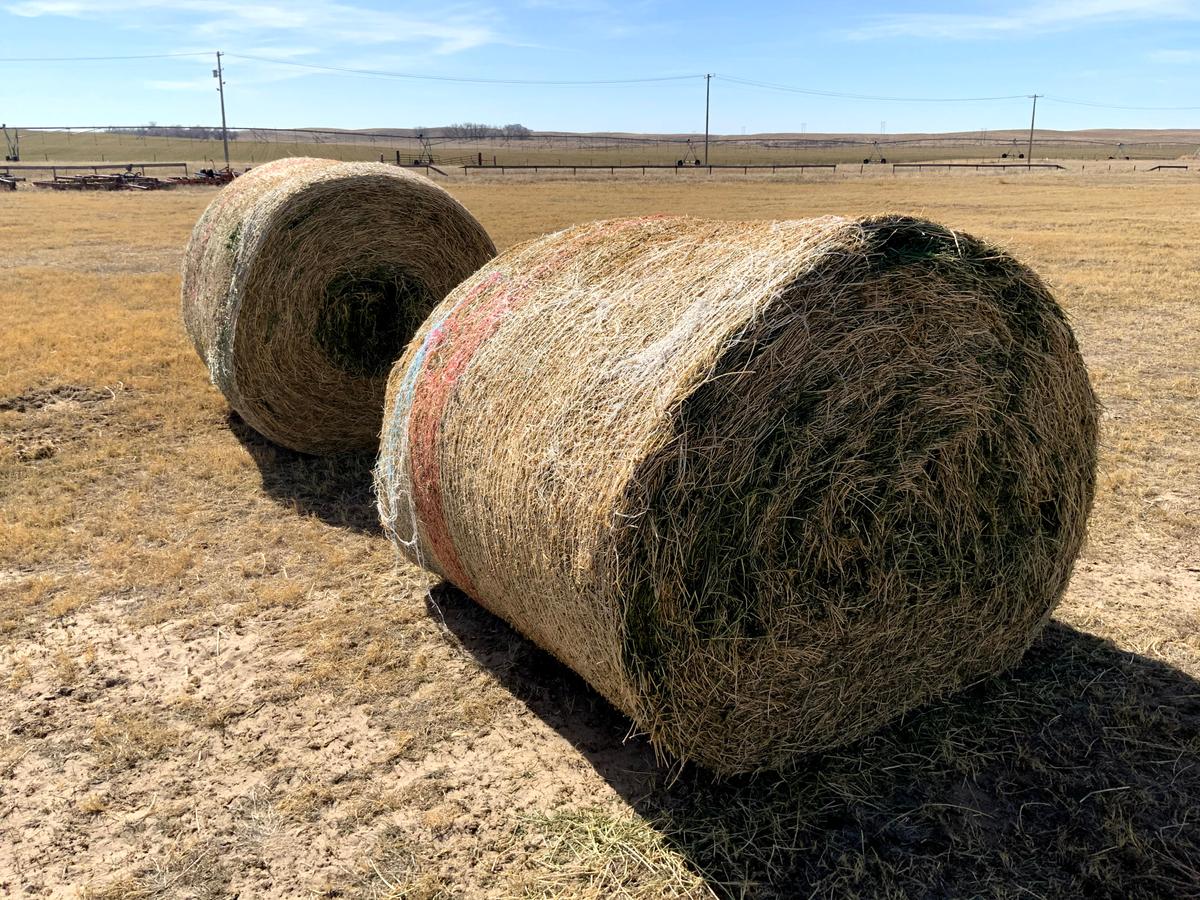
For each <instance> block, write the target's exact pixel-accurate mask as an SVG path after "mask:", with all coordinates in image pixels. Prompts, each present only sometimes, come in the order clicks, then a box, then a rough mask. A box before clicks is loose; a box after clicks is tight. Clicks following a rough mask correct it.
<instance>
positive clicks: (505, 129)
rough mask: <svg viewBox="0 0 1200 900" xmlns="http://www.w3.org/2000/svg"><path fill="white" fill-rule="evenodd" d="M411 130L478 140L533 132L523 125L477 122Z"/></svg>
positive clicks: (517, 137) (524, 135) (516, 138)
mask: <svg viewBox="0 0 1200 900" xmlns="http://www.w3.org/2000/svg"><path fill="white" fill-rule="evenodd" d="M413 130H414V131H416V132H417V133H419V134H424V135H427V136H429V137H448V138H459V139H462V140H479V139H481V138H509V139H515V140H524V139H525V138H527V137H529V136H530V135H531V134H533V131H532V130H531V129H529V128H526V127H525V126H524V125H484V124H482V123H479V122H456V123H455V124H453V125H440V126H438V127H436V128H423V127H421V126H417V127H416V128H415V129H413Z"/></svg>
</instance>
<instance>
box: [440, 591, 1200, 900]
mask: <svg viewBox="0 0 1200 900" xmlns="http://www.w3.org/2000/svg"><path fill="white" fill-rule="evenodd" d="M431 602H432V603H435V604H436V605H437V607H438V610H437V611H438V614H439V615H441V616H442V618H443V619H444V620H445V622H446V625H447V627H448V628H449V630H450V631H451V632H452V633H453V635H454V636H455V638H456V639H457V641H458V642H459V643H461V645H462V647H463V648H464V650H465V651H466V652H468V653H470V654H471V655H472V656H474V657H475V658H476V659H477V660H479V662H480V663H481V664H482V665H484V666H485V667H487V668H488V669H489V670H491V671H492V672H493V673H494V674H495V675H496V676H497V677H498V678H499V679H500V680H501V681H502V682H503V683H504V684H505V686H506V687H507V688H508V689H509V690H511V691H512V692H513V693H514V694H515V695H516V696H517V697H518V698H520V699H521V700H522V701H523V702H524V703H525V704H526V705H527V706H528V707H529V709H530V710H531V711H532V712H534V713H535V714H536V715H537V716H539V717H540V718H541V719H542V720H543V721H545V722H546V723H547V724H549V725H551V726H552V727H553V728H555V729H556V730H557V731H558V732H559V733H561V734H562V735H563V736H564V737H566V738H567V739H568V740H570V741H571V742H572V743H573V744H574V745H575V746H576V747H577V748H578V749H579V750H580V752H582V753H583V754H584V755H585V756H586V757H587V758H588V760H589V761H590V762H591V764H592V765H593V766H595V768H596V770H597V771H598V772H599V773H600V774H601V775H602V776H603V777H604V778H605V779H606V780H607V781H608V782H609V783H610V784H612V786H613V787H614V788H615V789H616V790H617V791H618V792H619V793H620V794H621V795H622V796H623V797H624V798H625V799H626V800H627V801H628V802H629V803H630V804H631V805H632V806H633V808H634V809H635V810H636V811H637V812H638V814H639V815H641V816H642V817H643V818H644V819H645V820H647V821H648V822H650V823H651V824H652V825H653V826H654V827H655V828H656V829H657V830H658V831H659V832H660V833H661V834H663V836H664V837H665V839H666V840H667V842H668V843H669V845H670V846H671V847H673V848H674V849H675V850H676V851H678V852H679V853H680V854H682V855H683V857H685V858H686V859H687V861H688V862H689V864H690V865H691V866H692V868H693V869H694V870H695V871H696V872H698V873H699V874H700V875H702V876H703V877H704V878H705V880H706V881H707V883H708V884H709V886H710V887H711V888H712V889H713V891H714V892H715V893H716V894H717V895H718V896H721V897H739V898H750V897H754V898H760V897H761V898H784V897H788V898H790V897H847V896H850V897H872V898H874V897H997V898H1000V897H1004V898H1007V897H1027V898H1035V897H1041V898H1051V897H1068V896H1069V897H1113V898H1116V897H1121V898H1152V897H1153V898H1158V897H1180V898H1184V897H1191V898H1200V681H1197V680H1196V679H1194V678H1192V677H1191V676H1189V675H1187V674H1186V673H1184V672H1182V671H1179V670H1178V669H1174V668H1172V667H1170V666H1167V665H1164V664H1162V663H1159V662H1156V661H1154V660H1151V659H1148V658H1146V657H1143V656H1139V655H1137V654H1133V653H1127V652H1124V651H1122V650H1119V649H1118V648H1117V647H1116V646H1114V645H1113V644H1111V643H1109V642H1107V641H1103V640H1100V639H1098V638H1096V637H1093V636H1091V635H1089V634H1086V633H1084V632H1080V631H1077V630H1075V629H1073V628H1070V627H1068V626H1065V625H1062V624H1059V623H1052V624H1051V625H1050V626H1048V627H1047V629H1046V630H1045V631H1044V632H1043V634H1042V635H1041V636H1040V637H1039V638H1038V640H1037V641H1036V642H1035V643H1034V645H1033V647H1032V648H1031V649H1030V650H1029V652H1028V653H1027V654H1026V656H1025V658H1024V660H1023V661H1022V662H1021V663H1020V665H1018V666H1017V667H1016V668H1015V669H1013V670H1011V671H1010V672H1008V673H1007V674H1006V675H1004V676H1000V677H996V678H991V679H988V680H986V681H984V682H982V683H980V684H978V685H976V686H974V687H973V688H971V689H969V690H967V691H965V692H963V693H961V694H959V695H957V696H956V697H953V698H950V699H947V700H944V701H941V702H938V703H934V704H930V705H928V706H926V707H924V708H922V709H920V710H918V711H916V712H914V713H912V714H910V715H908V716H906V717H905V718H904V719H903V720H901V721H900V722H898V723H895V724H893V725H892V726H890V727H888V728H886V729H884V730H883V731H881V732H879V733H877V734H875V735H873V736H871V737H870V738H867V739H865V740H861V741H859V742H857V743H855V744H853V745H851V746H849V747H846V748H844V749H841V750H838V751H836V752H831V753H825V754H820V755H816V756H813V757H811V758H809V759H808V760H806V761H805V763H804V764H803V765H802V766H800V767H799V768H797V769H796V770H795V771H793V772H791V773H788V774H786V775H770V776H766V775H763V776H756V777H738V778H732V779H726V780H723V781H722V780H717V779H714V778H713V777H712V776H711V775H708V774H707V773H705V772H704V771H702V770H700V769H698V768H696V767H692V766H685V767H684V768H683V769H682V771H680V770H678V769H672V768H669V767H667V766H663V765H657V764H655V762H654V754H653V753H652V751H651V750H650V748H649V746H648V745H647V743H646V742H645V741H644V740H642V739H640V738H634V739H630V740H629V741H627V742H625V741H623V738H624V736H625V735H626V733H627V732H628V730H629V722H628V720H627V719H626V718H625V717H624V716H622V715H621V714H619V713H617V712H616V711H614V710H613V709H612V708H611V707H609V706H608V705H607V703H606V702H605V701H604V700H603V699H602V698H601V697H600V696H599V695H598V694H597V693H596V692H595V691H593V690H592V689H591V688H589V687H588V686H587V685H586V684H585V683H584V682H583V680H582V679H580V678H579V677H578V676H577V675H575V674H574V673H572V672H571V671H570V670H569V669H567V668H566V667H565V666H563V665H561V664H560V663H558V662H557V661H556V660H554V659H553V658H552V657H551V656H550V655H549V654H547V653H545V652H543V651H541V650H540V649H538V648H537V647H535V646H534V645H533V644H531V643H530V642H529V641H527V640H525V639H524V638H522V637H521V636H520V635H519V634H517V633H516V632H515V631H513V630H511V629H510V628H508V627H507V626H505V625H504V624H503V623H502V622H500V621H499V620H497V619H496V618H495V617H493V616H491V615H490V614H489V613H487V612H485V611H484V610H482V609H480V608H479V607H477V606H476V605H475V604H474V603H473V602H472V601H471V600H470V599H469V598H467V597H466V596H465V595H463V594H462V593H460V592H459V591H457V590H456V589H454V588H452V587H450V586H448V585H442V586H441V587H439V588H437V589H435V591H434V592H433V594H432V595H431Z"/></svg>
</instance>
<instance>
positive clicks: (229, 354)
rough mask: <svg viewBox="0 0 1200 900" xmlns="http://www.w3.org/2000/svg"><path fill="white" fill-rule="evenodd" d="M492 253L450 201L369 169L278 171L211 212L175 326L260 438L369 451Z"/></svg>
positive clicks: (304, 165)
mask: <svg viewBox="0 0 1200 900" xmlns="http://www.w3.org/2000/svg"><path fill="white" fill-rule="evenodd" d="M495 255H496V248H495V246H494V245H493V244H492V241H491V239H490V238H489V237H488V235H487V232H486V231H484V229H483V226H481V225H480V224H479V223H478V222H477V221H476V220H475V219H474V218H473V217H472V216H471V214H470V213H469V212H467V210H466V209H464V208H463V207H462V206H461V205H460V204H459V203H458V202H457V201H456V200H455V199H454V198H452V197H451V196H450V195H449V194H448V193H446V191H444V190H442V189H441V188H440V187H438V186H437V185H435V184H434V183H433V182H431V181H429V180H428V179H426V178H423V177H422V176H420V175H416V174H414V173H411V172H406V171H404V170H402V169H397V168H395V167H394V166H386V165H381V164H378V163H344V162H337V161H334V160H327V159H307V158H292V159H281V160H278V161H275V162H271V163H267V164H266V165H262V166H259V167H257V168H255V169H253V170H252V171H250V172H248V173H246V174H245V175H242V176H241V177H239V178H238V179H236V180H235V181H233V182H232V183H231V184H229V185H228V186H227V187H225V188H223V189H222V191H221V193H220V194H218V195H217V197H216V199H215V200H213V202H212V203H211V204H210V205H209V207H208V209H207V210H205V212H204V214H203V215H202V216H201V217H200V220H199V222H197V224H196V227H195V229H194V231H193V232H192V237H191V240H190V242H189V243H188V247H187V251H186V254H185V257H184V263H183V287H182V295H183V320H184V324H185V327H186V328H187V332H188V335H189V336H190V337H191V339H192V343H193V344H195V346H196V350H197V352H199V354H200V356H201V357H202V358H203V359H204V361H205V363H207V365H208V370H209V373H210V375H211V376H212V380H213V383H214V384H215V385H216V386H217V387H218V388H220V389H221V391H222V392H223V393H224V394H225V397H226V398H227V399H228V401H229V405H230V406H232V407H233V408H234V409H235V410H237V412H238V413H239V414H240V415H241V416H242V418H243V419H245V420H246V422H248V423H249V424H250V425H251V426H252V427H254V428H255V429H256V430H257V431H259V432H261V433H262V434H264V435H265V436H266V437H268V438H270V439H271V440H273V441H275V442H276V443H279V444H283V445H284V446H286V447H291V448H292V449H295V450H301V451H304V452H308V453H329V452H335V451H339V450H348V449H354V448H362V447H372V446H374V445H375V443H376V442H377V441H378V437H379V426H380V421H381V418H382V415H383V398H384V391H385V388H386V385H387V375H388V372H389V371H390V370H391V367H392V363H394V362H395V361H396V358H397V357H399V355H400V353H401V352H402V351H403V349H404V345H405V344H406V343H407V342H408V339H409V338H410V337H412V334H413V332H415V331H416V329H417V327H418V326H419V325H420V323H421V322H422V321H423V320H424V318H425V316H426V315H427V314H428V313H429V311H430V310H432V309H433V308H434V306H436V305H437V303H438V302H439V301H441V299H442V298H443V297H445V296H446V294H448V293H449V292H450V290H451V289H452V288H454V286H455V285H457V284H458V283H459V282H460V281H462V280H463V279H464V278H466V277H467V276H468V275H470V274H471V273H472V272H474V271H475V270H476V269H478V268H479V267H480V266H481V265H483V264H484V263H485V262H487V261H488V260H489V259H491V258H492V257H493V256H495Z"/></svg>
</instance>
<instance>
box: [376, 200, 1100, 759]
mask: <svg viewBox="0 0 1200 900" xmlns="http://www.w3.org/2000/svg"><path fill="white" fill-rule="evenodd" d="M1096 429H1097V412H1096V401H1095V398H1094V396H1093V393H1092V390H1091V387H1090V385H1089V382H1088V376H1087V372H1086V370H1085V368H1084V364H1083V361H1082V359H1081V357H1080V354H1079V351H1078V348H1077V346H1076V343H1075V338H1074V335H1073V334H1072V331H1071V328H1070V327H1069V325H1068V323H1067V321H1066V318H1065V317H1064V314H1063V312H1062V310H1061V309H1060V308H1059V306H1058V304H1057V303H1056V302H1055V301H1054V299H1053V298H1052V296H1051V295H1050V294H1049V293H1048V291H1047V290H1046V288H1045V286H1044V285H1043V284H1042V282H1041V281H1040V280H1039V279H1038V277H1037V276H1036V275H1035V274H1034V273H1033V272H1032V271H1030V270H1029V269H1028V268H1026V267H1025V266H1023V265H1021V264H1020V263H1018V262H1016V261H1015V260H1013V259H1012V258H1011V257H1009V256H1007V255H1005V254H1004V253H1002V252H1001V251H999V250H997V249H995V248H994V247H991V246H988V245H987V244H985V243H983V242H981V241H979V240H976V239H975V238H972V237H970V236H968V235H965V234H957V233H955V232H952V231H949V230H948V229H946V228H943V227H941V226H939V225H935V224H933V223H931V222H927V221H922V220H919V219H911V218H901V217H886V218H869V219H860V220H850V219H842V218H824V219H813V220H809V221H799V222H775V223H770V222H756V223H728V222H709V221H701V220H696V219H680V218H650V219H633V220H626V221H612V222H601V223H597V224H593V225H587V226H583V227H578V228H573V229H571V230H568V231H563V232H560V233H558V234H552V235H549V236H547V237H543V238H541V239H539V240H535V241H532V242H530V243H527V244H524V245H522V246H520V247H517V248H514V249H512V250H510V251H508V252H507V253H505V254H503V255H502V256H500V257H498V258H497V259H496V260H494V261H493V262H492V263H491V264H489V265H488V266H486V267H484V268H483V269H482V270H481V271H479V272H478V273H476V275H475V276H474V277H472V278H471V279H469V280H468V281H466V282H464V283H463V284H462V285H460V286H459V287H458V288H457V289H456V290H455V291H454V292H453V293H452V294H451V295H450V296H449V297H447V298H446V300H445V301H444V302H443V303H442V304H441V306H439V307H438V309H437V310H435V311H434V313H433V315H431V316H430V318H429V320H428V321H427V322H426V324H425V325H424V326H423V328H422V330H421V331H420V332H419V333H418V335H417V337H416V338H414V340H413V342H412V344H410V345H409V348H408V350H407V351H406V352H405V355H404V356H403V357H402V358H401V360H400V361H399V362H398V363H397V364H396V367H395V368H394V369H393V371H392V376H391V379H390V382H389V385H388V400H387V404H386V414H385V421H384V431H383V442H382V445H381V447H380V457H379V462H378V466H377V469H376V490H377V493H378V498H379V508H380V514H381V518H382V520H383V522H384V525H385V527H386V529H387V531H388V532H389V534H390V535H391V536H392V538H393V539H394V540H395V541H396V542H397V543H398V545H399V546H400V547H401V548H402V550H403V551H404V552H405V553H406V554H407V555H408V556H409V558H411V559H413V560H414V561H416V562H418V563H419V564H421V565H423V566H425V567H427V568H429V569H431V570H433V571H434V572H437V573H439V574H441V575H442V576H444V577H445V578H447V579H449V580H450V581H452V582H453V583H454V584H456V585H458V586H459V587H460V588H461V589H462V590H463V591H465V592H466V593H467V594H469V595H470V596H471V597H473V598H475V599H476V600H477V601H479V602H480V603H481V604H483V605H484V606H485V607H487V608H488V609H489V610H492V611H493V612H495V613H496V614H498V615H500V616H502V617H503V618H505V619H507V620H508V621H509V622H510V623H512V624H513V625H514V626H515V627H516V628H517V629H519V630H520V631H521V632H523V633H524V634H525V635H527V636H528V637H529V638H531V639H532V640H534V641H535V642H537V643H538V644H540V645H541V646H542V647H544V648H546V649H548V650H549V651H551V652H552V653H553V654H554V655H555V656H557V657H558V658H559V659H561V660H562V661H563V662H565V663H567V664H568V665H569V666H571V667H572V668H574V669H575V670H576V671H577V672H579V673H580V674H582V675H583V676H584V677H585V678H587V679H588V681H590V682H591V683H592V684H593V685H595V687H596V688H598V689H599V690H600V691H601V692H602V693H603V694H604V695H605V696H606V697H608V698H609V700H611V701H612V702H613V703H614V704H615V705H616V706H618V707H620V708H621V709H623V710H625V711H626V712H627V713H628V714H629V715H630V716H632V717H633V719H634V720H635V722H636V723H637V724H638V725H639V726H641V727H642V728H644V729H645V730H646V731H647V732H648V733H649V735H650V737H651V739H652V740H653V741H654V743H655V745H656V746H657V747H659V748H660V749H663V750H666V751H669V752H670V753H672V754H675V755H677V756H680V757H684V758H689V759H694V760H697V761H699V762H700V763H703V764H704V765H706V766H708V767H710V768H712V769H714V770H716V771H718V772H723V773H732V772H739V771H748V770H757V769H761V768H777V767H780V766H783V765H785V764H787V763H788V762H789V761H792V760H794V759H795V758H796V756H797V754H802V753H805V752H809V751H817V750H821V749H825V748H829V747H832V746H835V745H839V744H844V743H846V742H848V741H851V740H853V739H855V738H857V737H859V736H860V735H863V734H865V733H867V732H869V731H871V730H873V729H875V728H877V727H878V726H880V725H882V724H883V723H885V722H887V721H888V720H890V719H893V718H894V717H896V716H898V715H900V714H901V713H903V712H904V711H906V710H908V709H911V708H913V707H915V706H917V705H918V704H921V703H923V702H925V701H927V700H929V699H930V698H932V697H936V696H938V695H941V694H945V693H947V692H949V691H953V690H955V689H957V688H960V687H962V686H964V685H966V684H968V683H969V682H971V681H973V680H975V679H977V678H979V677H981V676H983V675H985V674H987V673H992V672H996V671H998V670H1001V669H1003V668H1005V667H1006V666H1009V665H1010V664H1012V663H1013V662H1014V661H1016V660H1017V659H1018V658H1019V657H1020V655H1021V654H1022V652H1023V651H1024V649H1025V648H1026V647H1027V646H1028V644H1029V643H1030V641H1031V639H1032V638H1033V636H1034V634H1035V633H1036V632H1037V630H1038V629H1039V627H1040V626H1041V625H1042V624H1043V623H1044V622H1045V621H1046V619H1047V617H1048V615H1049V613H1050V610H1051V609H1052V608H1053V607H1054V605H1055V603H1056V602H1057V601H1058V599H1059V597H1060V596H1061V594H1062V592H1063V590H1064V588H1065V587H1066V584H1067V580H1068V577H1069V575H1070V572H1071V566H1072V563H1073V561H1074V559H1075V556H1076V554H1077V552H1078V550H1079V548H1080V543H1081V541H1082V540H1083V536H1084V525H1085V520H1086V518H1087V514H1088V510H1089V507H1090V505H1091V501H1092V494H1093V489H1094V479H1095V464H1096Z"/></svg>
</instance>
